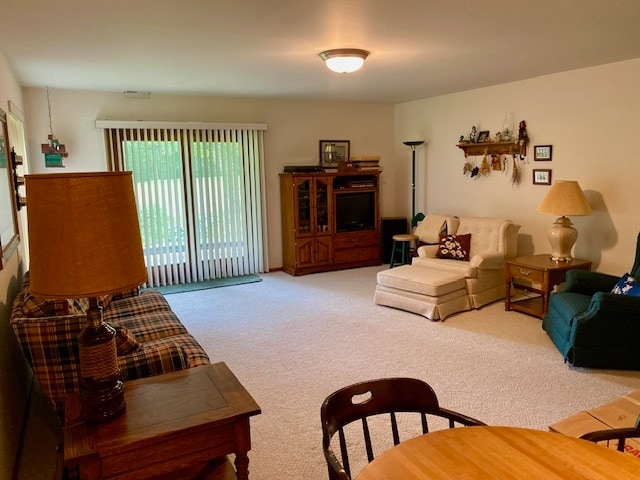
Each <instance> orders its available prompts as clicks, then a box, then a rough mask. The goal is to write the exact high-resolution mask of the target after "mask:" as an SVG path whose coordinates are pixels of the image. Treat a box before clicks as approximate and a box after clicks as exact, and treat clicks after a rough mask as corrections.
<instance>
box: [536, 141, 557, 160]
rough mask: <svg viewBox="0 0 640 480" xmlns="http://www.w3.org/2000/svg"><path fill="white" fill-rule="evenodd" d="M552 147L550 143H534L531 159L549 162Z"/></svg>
mask: <svg viewBox="0 0 640 480" xmlns="http://www.w3.org/2000/svg"><path fill="white" fill-rule="evenodd" d="M552 153H553V147H552V146H551V145H536V146H535V147H533V159H534V160H535V161H537V162H543V161H546V162H550V161H551V155H552Z"/></svg>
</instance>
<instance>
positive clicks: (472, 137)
mask: <svg viewBox="0 0 640 480" xmlns="http://www.w3.org/2000/svg"><path fill="white" fill-rule="evenodd" d="M477 132H478V130H476V126H475V125H474V126H473V127H471V133H470V134H469V141H470V142H471V143H476V133H477Z"/></svg>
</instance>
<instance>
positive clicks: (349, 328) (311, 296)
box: [167, 266, 640, 480]
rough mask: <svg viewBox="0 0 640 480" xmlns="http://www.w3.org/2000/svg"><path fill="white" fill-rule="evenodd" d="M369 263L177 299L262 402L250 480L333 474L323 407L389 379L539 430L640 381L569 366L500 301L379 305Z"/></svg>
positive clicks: (193, 327)
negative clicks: (458, 309) (461, 306)
mask: <svg viewBox="0 0 640 480" xmlns="http://www.w3.org/2000/svg"><path fill="white" fill-rule="evenodd" d="M384 268H387V267H386V266H381V267H368V268H360V269H354V270H345V271H340V272H329V273H321V274H314V275H307V276H303V277H292V276H290V275H287V274H285V273H282V272H276V273H269V274H264V275H261V277H262V280H263V281H262V282H260V283H252V284H247V285H238V286H232V287H225V288H217V289H212V290H203V291H197V292H186V293H179V294H175V295H170V296H168V297H167V299H168V300H169V302H170V303H171V305H172V307H173V308H174V310H175V311H176V313H177V314H178V316H179V317H180V318H181V319H182V321H183V322H184V323H185V325H186V326H187V328H188V329H189V330H190V331H191V333H193V335H194V336H195V337H196V338H197V339H198V341H199V342H200V343H201V344H202V346H203V347H204V348H205V349H206V351H207V353H208V354H209V356H210V358H211V361H212V362H216V361H224V362H226V363H227V365H229V367H230V368H231V370H232V371H233V372H234V373H235V374H236V376H237V377H238V378H239V379H240V381H241V382H242V383H243V384H244V385H245V387H246V388H247V389H248V390H249V392H250V393H251V394H252V395H253V397H254V398H255V399H256V401H257V402H258V404H259V405H260V406H261V407H262V414H261V415H259V416H257V417H254V418H253V419H252V424H251V427H252V443H253V449H252V450H251V452H250V454H249V459H250V465H249V469H250V472H251V474H250V477H251V479H252V480H275V479H282V478H287V479H293V480H315V479H326V478H327V473H326V467H325V463H324V458H323V456H322V450H321V447H320V442H321V440H320V439H321V432H320V423H319V422H320V420H319V417H320V415H319V411H320V405H321V403H322V401H323V400H324V398H325V397H326V396H327V395H328V394H329V393H331V392H332V391H334V390H336V389H338V388H340V387H342V386H344V385H347V384H350V383H353V382H358V381H361V380H366V379H370V378H377V377H386V376H411V377H416V378H421V379H423V380H425V381H427V382H428V383H430V384H431V386H432V387H433V388H434V389H435V391H436V393H437V394H438V397H439V399H440V403H441V404H442V405H443V406H445V407H447V408H451V409H453V410H457V411H460V412H463V413H465V414H467V415H471V416H473V417H476V418H478V419H480V420H482V421H484V422H486V423H489V424H494V425H515V426H522V427H529V428H536V429H547V426H548V425H549V424H551V423H554V422H556V421H558V420H560V419H562V418H564V417H566V416H568V415H571V414H573V413H575V412H577V411H580V410H582V409H585V408H589V407H593V406H596V405H599V404H601V403H603V402H606V401H609V400H611V399H613V398H616V397H618V396H620V395H623V394H625V393H627V392H628V391H630V390H634V389H639V388H640V372H627V371H610V370H589V369H579V368H572V367H570V366H568V365H566V364H564V363H563V360H562V357H561V355H560V353H559V352H558V351H557V350H556V348H555V347H554V346H553V345H552V344H551V341H550V340H549V338H548V337H547V335H546V333H545V332H544V331H543V330H542V328H541V326H540V323H541V321H540V320H539V319H537V318H534V317H530V316H527V315H524V314H520V313H517V312H505V310H504V304H503V303H502V302H496V303H494V304H492V305H489V306H486V307H484V308H482V309H480V310H476V311H471V312H464V313H461V314H458V315H455V316H452V317H448V318H447V320H446V321H445V322H430V321H428V320H426V319H425V318H423V317H420V316H417V315H414V314H411V313H407V312H403V311H400V310H394V309H391V308H387V307H381V306H377V305H374V304H373V290H374V288H375V276H376V272H377V271H379V270H381V269H384Z"/></svg>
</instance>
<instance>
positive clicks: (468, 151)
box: [456, 140, 529, 157]
mask: <svg viewBox="0 0 640 480" xmlns="http://www.w3.org/2000/svg"><path fill="white" fill-rule="evenodd" d="M528 143H529V142H528V140H525V141H524V142H523V143H522V144H520V142H519V141H515V142H486V143H458V144H457V145H456V146H457V147H458V148H460V149H462V150H463V151H464V156H465V157H468V156H469V155H472V156H475V155H484V154H485V153H486V154H487V155H512V156H515V155H522V156H526V155H527V144H528Z"/></svg>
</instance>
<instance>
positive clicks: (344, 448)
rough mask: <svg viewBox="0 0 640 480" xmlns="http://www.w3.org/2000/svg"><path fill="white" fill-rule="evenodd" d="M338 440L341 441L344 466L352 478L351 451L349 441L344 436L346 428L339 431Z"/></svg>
mask: <svg viewBox="0 0 640 480" xmlns="http://www.w3.org/2000/svg"><path fill="white" fill-rule="evenodd" d="M338 438H339V440H340V456H341V457H342V465H343V467H344V469H345V471H346V472H347V475H349V476H351V467H350V466H349V450H348V449H347V441H346V439H345V436H344V428H341V429H340V430H338Z"/></svg>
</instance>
